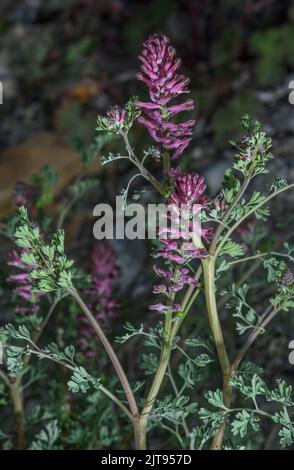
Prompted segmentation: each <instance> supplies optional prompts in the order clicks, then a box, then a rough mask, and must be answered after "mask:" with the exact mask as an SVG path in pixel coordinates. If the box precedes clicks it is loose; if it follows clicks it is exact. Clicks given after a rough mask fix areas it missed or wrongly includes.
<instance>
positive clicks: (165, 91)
mask: <svg viewBox="0 0 294 470" xmlns="http://www.w3.org/2000/svg"><path fill="white" fill-rule="evenodd" d="M139 59H140V60H141V62H142V65H141V72H139V73H138V74H137V78H138V79H139V80H142V81H143V82H144V83H145V85H146V86H147V88H148V91H149V97H150V100H151V101H150V102H147V103H146V102H139V103H138V104H139V106H140V108H141V110H142V111H143V112H144V113H145V115H146V116H147V118H146V117H144V116H140V117H139V119H138V122H140V123H141V124H143V125H144V126H146V128H147V129H148V131H149V132H150V134H151V136H152V138H153V139H154V140H155V141H156V142H157V144H158V146H159V149H160V151H165V150H168V151H170V152H171V157H172V158H177V157H179V156H180V155H181V154H182V153H183V151H184V150H185V149H186V147H187V146H188V145H189V143H190V141H191V136H192V133H193V127H194V125H195V121H194V120H188V121H186V122H183V123H175V122H171V121H170V119H171V118H172V117H174V116H175V115H176V114H178V113H181V112H182V111H191V110H193V109H194V102H193V100H191V99H189V100H186V101H184V102H183V103H180V104H174V105H171V106H170V105H169V102H170V101H171V100H173V99H174V98H177V97H178V96H180V95H182V94H183V93H189V92H190V90H189V89H188V85H189V79H188V78H187V77H186V76H185V75H182V74H178V73H177V70H178V69H179V67H180V65H181V60H180V59H179V58H176V50H175V49H174V48H173V46H172V45H171V43H170V40H169V39H168V38H167V37H166V36H163V35H160V34H155V35H152V36H150V37H149V38H148V39H147V40H146V41H145V42H144V44H143V50H142V52H141V55H140V56H139Z"/></svg>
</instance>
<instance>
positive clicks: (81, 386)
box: [67, 367, 100, 393]
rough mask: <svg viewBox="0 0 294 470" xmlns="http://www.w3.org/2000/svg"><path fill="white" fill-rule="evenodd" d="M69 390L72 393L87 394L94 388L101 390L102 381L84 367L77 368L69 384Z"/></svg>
mask: <svg viewBox="0 0 294 470" xmlns="http://www.w3.org/2000/svg"><path fill="white" fill-rule="evenodd" d="M67 385H68V388H69V390H70V391H71V392H73V393H77V392H82V393H86V392H87V390H89V388H90V387H91V386H92V387H94V388H96V389H99V388H100V380H99V379H95V377H92V376H91V375H90V374H88V372H87V371H86V370H85V369H84V368H83V367H75V368H74V371H73V374H72V376H71V379H70V381H69V382H68V384H67Z"/></svg>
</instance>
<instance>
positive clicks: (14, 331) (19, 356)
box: [0, 323, 100, 393]
mask: <svg viewBox="0 0 294 470" xmlns="http://www.w3.org/2000/svg"><path fill="white" fill-rule="evenodd" d="M0 334H2V335H3V336H6V337H7V338H8V339H10V340H11V339H14V340H18V341H19V340H20V341H21V346H16V345H14V344H8V345H7V347H6V352H7V368H8V370H9V372H10V374H11V375H13V376H14V375H17V374H19V373H21V372H22V371H23V369H24V362H23V361H24V356H25V355H27V354H34V355H36V356H37V357H38V358H39V359H49V360H53V361H55V362H57V363H60V364H62V365H63V366H65V367H67V368H69V369H70V370H71V371H72V375H71V378H70V380H69V381H68V387H69V390H70V391H72V392H73V393H77V392H82V393H85V392H86V391H87V390H89V388H90V387H93V388H94V389H99V388H100V379H99V378H95V377H93V376H92V375H90V374H89V373H88V372H87V371H86V370H85V369H84V368H83V367H80V366H78V365H77V364H76V362H75V348H74V347H73V346H72V345H69V346H66V347H65V349H64V351H61V350H60V349H59V347H58V345H57V344H56V343H50V344H48V345H46V346H43V347H42V348H39V347H37V346H36V345H35V344H34V342H33V340H32V338H31V336H30V333H29V331H28V329H27V328H26V326H25V325H20V326H18V327H17V328H16V327H15V326H14V325H13V324H11V323H9V324H8V325H6V326H5V327H3V328H2V329H1V331H0Z"/></svg>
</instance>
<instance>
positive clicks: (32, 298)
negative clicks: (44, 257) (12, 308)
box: [7, 249, 43, 313]
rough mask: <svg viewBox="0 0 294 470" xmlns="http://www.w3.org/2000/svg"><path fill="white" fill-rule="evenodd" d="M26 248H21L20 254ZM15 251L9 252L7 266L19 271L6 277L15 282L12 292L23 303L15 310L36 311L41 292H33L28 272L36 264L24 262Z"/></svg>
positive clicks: (23, 311)
mask: <svg viewBox="0 0 294 470" xmlns="http://www.w3.org/2000/svg"><path fill="white" fill-rule="evenodd" d="M25 252H26V250H25V249H22V251H21V254H22V253H25ZM21 254H20V255H19V254H18V253H17V252H16V251H12V252H11V253H10V254H9V261H8V266H12V267H14V268H17V269H18V270H20V271H21V272H20V273H18V274H12V275H11V276H9V277H8V279H7V281H8V282H9V283H13V284H15V285H16V286H17V287H15V289H14V292H15V293H16V294H17V295H19V296H20V298H21V299H22V300H23V301H24V305H19V306H17V307H16V312H19V313H38V312H39V310H40V301H41V297H42V295H43V293H41V292H34V291H33V287H32V284H31V282H30V273H31V271H32V270H34V269H36V266H29V265H27V264H25V263H24V262H23V261H22V259H21Z"/></svg>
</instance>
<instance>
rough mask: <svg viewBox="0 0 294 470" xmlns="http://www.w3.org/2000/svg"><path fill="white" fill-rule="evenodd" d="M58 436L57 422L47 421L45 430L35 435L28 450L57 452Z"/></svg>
mask: <svg viewBox="0 0 294 470" xmlns="http://www.w3.org/2000/svg"><path fill="white" fill-rule="evenodd" d="M59 435H60V428H59V427H58V422H57V420H53V421H49V423H47V424H46V426H45V428H44V429H42V430H41V431H40V432H39V434H37V435H36V437H35V439H34V440H33V442H32V444H31V446H30V448H29V450H58V446H57V445H56V441H57V440H58V438H59Z"/></svg>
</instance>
